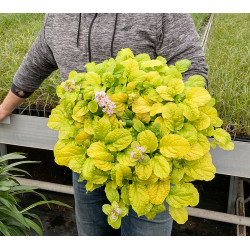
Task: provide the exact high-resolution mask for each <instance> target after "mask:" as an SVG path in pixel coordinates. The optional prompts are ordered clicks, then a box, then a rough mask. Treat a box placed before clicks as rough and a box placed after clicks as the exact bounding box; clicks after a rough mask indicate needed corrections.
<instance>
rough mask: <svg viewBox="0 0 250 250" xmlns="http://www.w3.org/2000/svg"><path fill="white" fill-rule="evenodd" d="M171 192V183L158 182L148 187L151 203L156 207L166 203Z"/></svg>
mask: <svg viewBox="0 0 250 250" xmlns="http://www.w3.org/2000/svg"><path fill="white" fill-rule="evenodd" d="M169 192H170V182H169V181H168V180H166V181H157V182H155V183H152V184H149V185H148V194H149V201H150V202H151V203H152V204H154V205H160V204H162V203H163V202H164V200H165V198H166V196H167V195H168V194H169Z"/></svg>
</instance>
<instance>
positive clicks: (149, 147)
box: [137, 130, 158, 153]
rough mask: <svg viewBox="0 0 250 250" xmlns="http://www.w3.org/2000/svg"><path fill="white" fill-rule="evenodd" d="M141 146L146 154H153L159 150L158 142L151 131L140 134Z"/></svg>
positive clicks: (138, 138)
mask: <svg viewBox="0 0 250 250" xmlns="http://www.w3.org/2000/svg"><path fill="white" fill-rule="evenodd" d="M137 140H138V142H139V143H140V145H141V146H142V147H143V148H144V149H145V152H146V153H153V152H154V151H155V150H156V149H157V148H158V140H157V137H156V136H155V134H154V133H153V132H152V131H151V130H145V131H142V132H141V133H139V134H138V137H137Z"/></svg>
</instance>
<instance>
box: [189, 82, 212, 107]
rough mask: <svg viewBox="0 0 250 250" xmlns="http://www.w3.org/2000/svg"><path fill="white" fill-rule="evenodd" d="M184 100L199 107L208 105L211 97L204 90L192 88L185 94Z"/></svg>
mask: <svg viewBox="0 0 250 250" xmlns="http://www.w3.org/2000/svg"><path fill="white" fill-rule="evenodd" d="M186 99H187V100H189V101H192V102H193V103H195V104H197V106H198V107H200V106H203V105H205V104H206V103H208V102H209V101H210V99H211V96H210V94H209V93H208V91H207V90H206V89H205V88H202V87H193V88H190V89H189V90H188V91H187V92H186Z"/></svg>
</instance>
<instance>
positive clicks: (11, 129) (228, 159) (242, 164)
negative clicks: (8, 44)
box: [0, 115, 250, 178]
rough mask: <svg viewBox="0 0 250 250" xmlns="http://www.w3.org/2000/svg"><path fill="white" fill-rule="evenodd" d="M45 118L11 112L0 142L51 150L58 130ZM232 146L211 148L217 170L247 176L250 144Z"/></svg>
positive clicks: (249, 174)
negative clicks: (229, 149) (51, 126)
mask: <svg viewBox="0 0 250 250" xmlns="http://www.w3.org/2000/svg"><path fill="white" fill-rule="evenodd" d="M47 123H48V118H44V117H36V116H26V115H11V116H10V124H9V125H8V124H1V123H0V143H4V144H11V145H19V146H24V147H32V148H41V149H47V150H53V148H54V145H55V143H56V142H57V140H58V137H57V136H58V131H54V130H52V129H50V128H48V127H47ZM234 144H235V149H234V150H233V151H226V150H223V149H221V148H219V147H218V146H217V147H216V149H212V148H211V151H210V152H211V154H212V158H213V164H214V165H215V167H216V169H217V173H219V174H225V175H232V176H239V177H245V178H250V164H249V162H250V143H249V142H240V141H234Z"/></svg>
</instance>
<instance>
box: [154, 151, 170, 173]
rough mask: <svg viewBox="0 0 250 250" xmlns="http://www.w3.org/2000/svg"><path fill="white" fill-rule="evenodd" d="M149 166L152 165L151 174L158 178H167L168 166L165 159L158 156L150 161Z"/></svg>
mask: <svg viewBox="0 0 250 250" xmlns="http://www.w3.org/2000/svg"><path fill="white" fill-rule="evenodd" d="M150 164H151V165H152V168H153V172H154V174H155V175H156V176H158V177H159V178H167V177H168V176H169V173H170V166H169V163H168V161H167V160H166V158H165V157H163V156H161V155H159V156H155V157H153V158H152V159H151V161H150Z"/></svg>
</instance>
